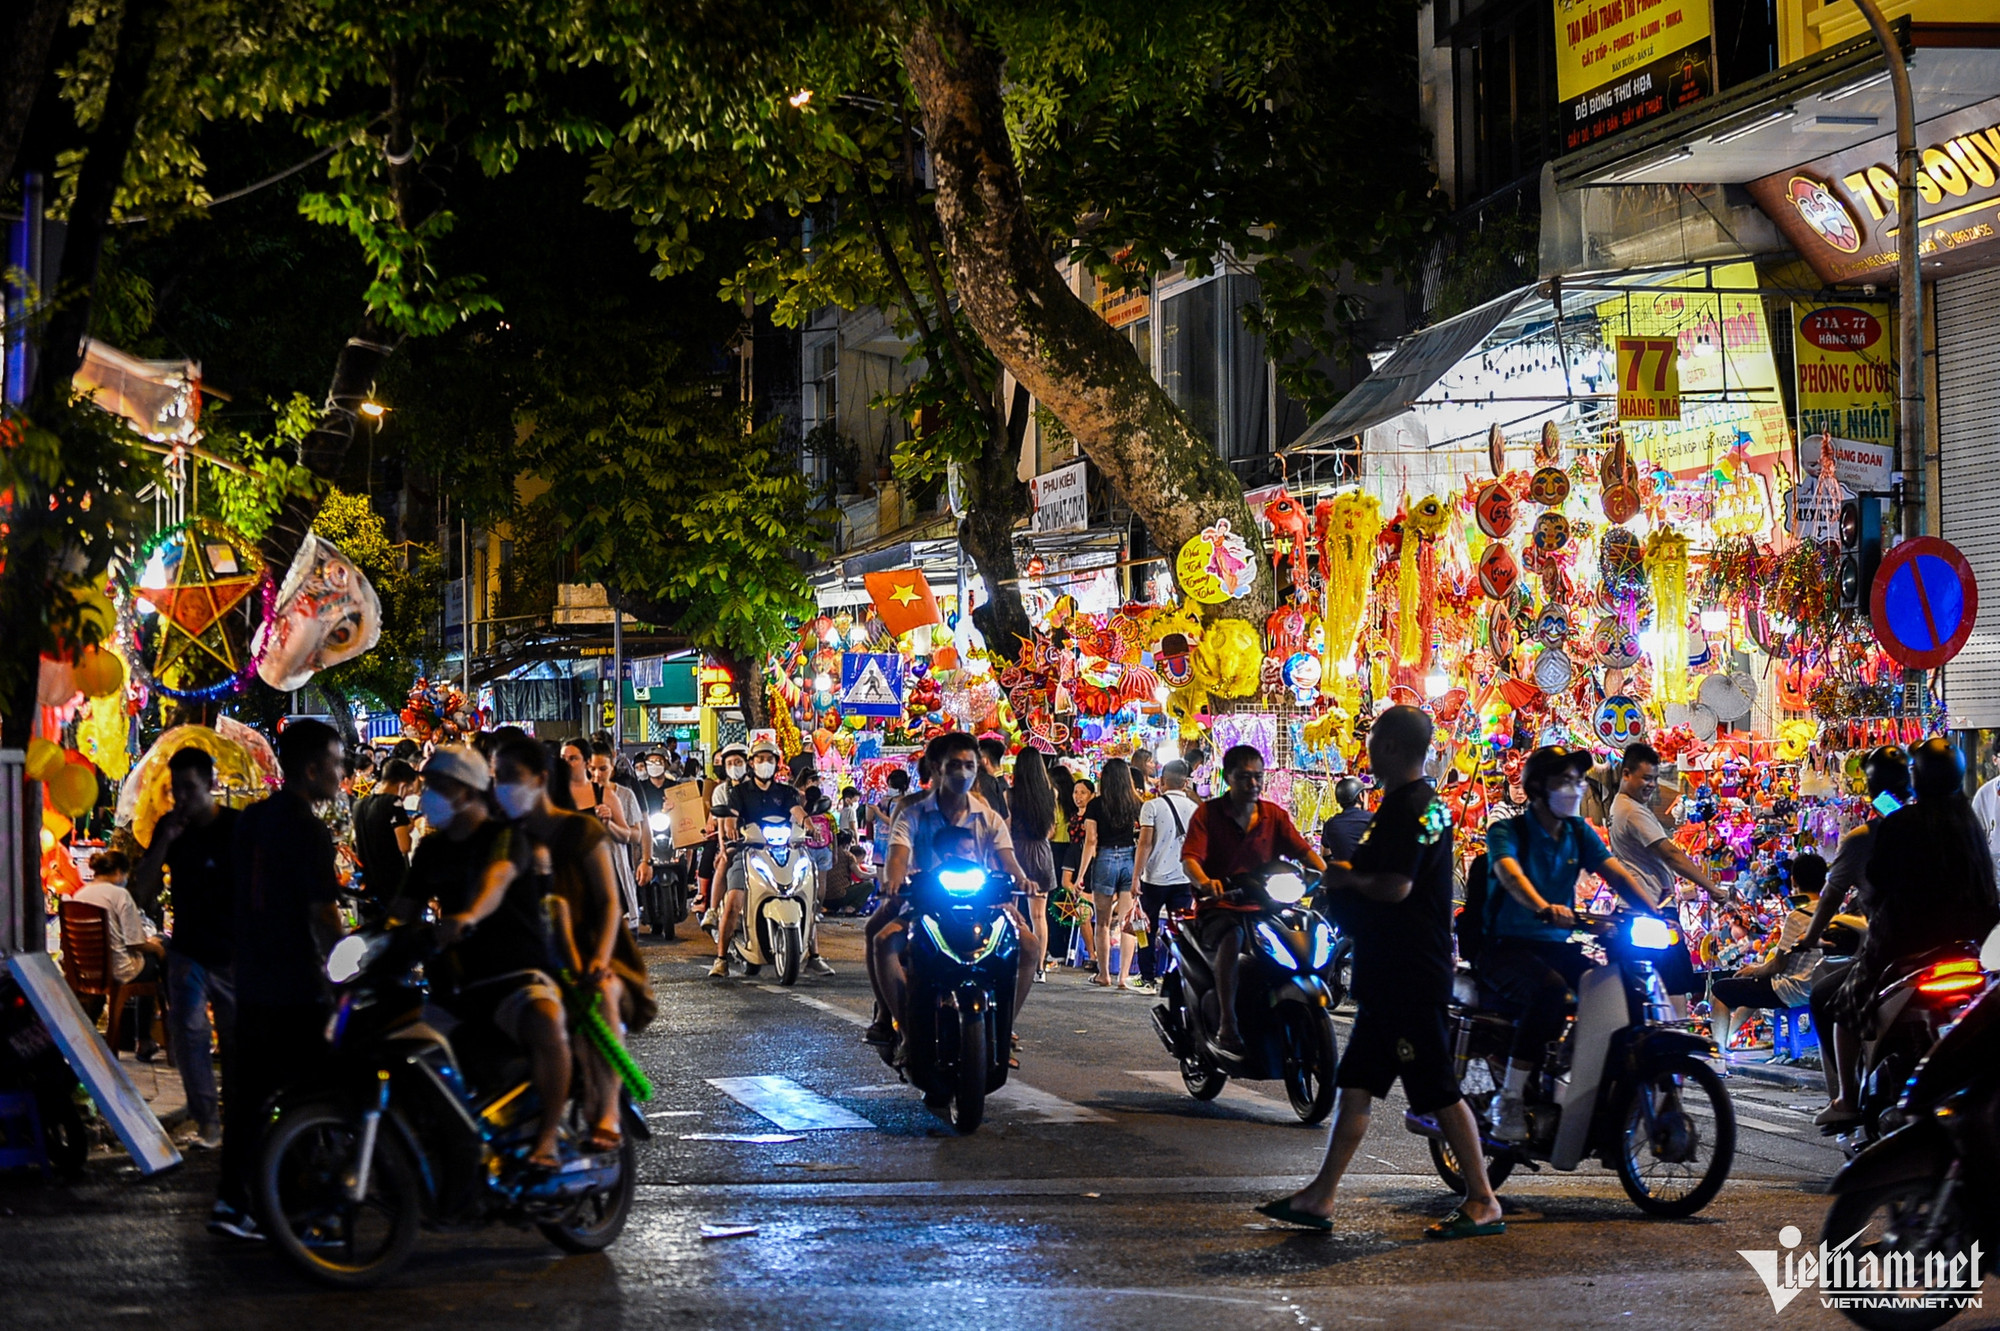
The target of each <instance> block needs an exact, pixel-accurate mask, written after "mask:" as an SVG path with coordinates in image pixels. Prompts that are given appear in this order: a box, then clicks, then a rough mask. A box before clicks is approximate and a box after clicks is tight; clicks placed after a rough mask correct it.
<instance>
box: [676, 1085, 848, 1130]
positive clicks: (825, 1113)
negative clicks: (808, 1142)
mask: <svg viewBox="0 0 2000 1331" xmlns="http://www.w3.org/2000/svg"><path fill="white" fill-rule="evenodd" d="M708 1084H709V1085H710V1086H713V1087H715V1089H717V1090H718V1091H721V1092H722V1093H723V1094H724V1095H726V1096H728V1097H729V1098H730V1099H732V1100H735V1101H736V1102H737V1103H738V1104H741V1105H742V1106H743V1107H744V1108H746V1109H748V1110H749V1111H750V1112H751V1113H753V1114H757V1115H759V1116H761V1117H763V1118H767V1119H769V1120H771V1122H773V1123H775V1124H777V1125H778V1126H779V1127H781V1128H784V1129H785V1130H786V1131H788V1132H828V1131H834V1130H837V1129H842V1128H873V1127H874V1126H875V1125H874V1124H873V1123H871V1122H869V1121H868V1120H867V1119H865V1118H863V1117H861V1115H859V1114H857V1113H855V1112H854V1111H853V1110H851V1109H846V1108H843V1107H842V1106H840V1105H837V1104H835V1103H834V1102H833V1101H831V1100H829V1099H827V1098H826V1097H825V1096H820V1095H814V1094H813V1093H812V1092H811V1091H809V1090H807V1089H806V1088H805V1087H803V1086H801V1085H799V1084H798V1083H797V1082H795V1081H793V1080H792V1079H791V1078H790V1077H710V1078H709V1079H708Z"/></svg>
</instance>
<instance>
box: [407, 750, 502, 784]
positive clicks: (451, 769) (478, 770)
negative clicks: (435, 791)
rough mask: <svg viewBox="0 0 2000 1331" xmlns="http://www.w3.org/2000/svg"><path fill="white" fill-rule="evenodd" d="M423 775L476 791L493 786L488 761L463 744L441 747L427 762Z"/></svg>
mask: <svg viewBox="0 0 2000 1331" xmlns="http://www.w3.org/2000/svg"><path fill="white" fill-rule="evenodd" d="M423 774H424V775H425V776H442V777H446V778H449V779H450V780H453V781H456V782H458V783H459V784H460V785H463V786H470V787H472V788H473V789H474V790H485V789H486V788H487V787H489V786H491V785H492V784H493V773H492V772H491V771H490V770H488V769H487V766H486V760H485V759H484V758H482V757H480V756H479V755H478V754H477V753H475V752H473V751H472V750H471V749H469V748H467V747H466V746H465V745H463V744H442V745H439V746H438V748H437V749H435V750H434V751H433V752H432V753H431V756H430V757H429V758H428V759H426V760H425V762H424V771H423Z"/></svg>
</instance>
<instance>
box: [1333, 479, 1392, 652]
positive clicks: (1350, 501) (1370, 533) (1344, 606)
mask: <svg viewBox="0 0 2000 1331" xmlns="http://www.w3.org/2000/svg"><path fill="white" fill-rule="evenodd" d="M1326 507H1327V525H1326V533H1325V536H1324V538H1323V540H1322V542H1321V545H1320V561H1321V563H1320V567H1321V580H1322V581H1323V582H1324V583H1325V584H1326V611H1325V614H1324V615H1323V616H1322V617H1321V619H1322V623H1323V625H1324V629H1325V633H1326V641H1325V644H1324V645H1323V647H1322V649H1321V652H1320V688H1321V689H1322V690H1323V691H1330V690H1331V687H1332V682H1333V681H1334V680H1335V679H1337V678H1340V677H1341V676H1343V675H1345V674H1348V673H1351V672H1352V670H1353V667H1354V651H1355V647H1356V645H1357V640H1358V639H1359V637H1360V633H1361V621H1362V619H1363V618H1364V616H1365V615H1366V614H1367V611H1368V585H1369V583H1370V582H1371V581H1372V580H1373V578H1374V576H1375V542H1376V538H1377V537H1379V536H1380V535H1381V534H1382V506H1381V504H1379V503H1378V502H1376V499H1375V496H1373V495H1371V494H1366V493H1364V492H1362V491H1360V490H1349V491H1348V492H1347V493H1345V494H1342V495H1339V496H1338V497H1336V498H1335V499H1334V500H1333V501H1332V502H1331V504H1329V505H1327V506H1326Z"/></svg>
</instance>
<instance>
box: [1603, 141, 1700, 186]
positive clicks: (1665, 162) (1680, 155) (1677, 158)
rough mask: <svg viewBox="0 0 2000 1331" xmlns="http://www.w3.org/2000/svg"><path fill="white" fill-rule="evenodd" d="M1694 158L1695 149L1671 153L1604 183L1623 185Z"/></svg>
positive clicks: (1613, 175) (1625, 170)
mask: <svg viewBox="0 0 2000 1331" xmlns="http://www.w3.org/2000/svg"><path fill="white" fill-rule="evenodd" d="M1692 156H1694V149H1692V148H1682V149H1681V150H1680V151H1679V152H1675V153H1669V154H1668V155H1667V156H1665V157H1659V158H1655V159H1653V160H1652V161H1650V162H1641V163H1640V164H1639V165H1637V166H1629V167H1626V168H1625V169H1624V170H1623V171H1619V172H1615V173H1614V174H1612V175H1608V176H1606V177H1605V178H1604V183H1605V184H1607V185H1618V184H1622V183H1624V182H1625V181H1628V180H1631V179H1632V178H1633V177H1635V176H1643V175H1645V174H1646V173H1647V172H1649V171H1657V170H1659V169H1660V168H1661V167H1664V166H1672V165H1673V164H1674V163H1676V162H1685V161H1686V160H1687V159H1688V158H1690V157H1692Z"/></svg>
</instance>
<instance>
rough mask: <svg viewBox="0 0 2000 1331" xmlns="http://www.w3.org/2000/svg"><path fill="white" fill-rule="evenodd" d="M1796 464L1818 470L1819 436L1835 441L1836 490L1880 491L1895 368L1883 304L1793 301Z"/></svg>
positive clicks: (1892, 431)
mask: <svg viewBox="0 0 2000 1331" xmlns="http://www.w3.org/2000/svg"><path fill="white" fill-rule="evenodd" d="M1792 363H1793V365H1794V367H1795V370H1794V374H1795V376H1796V380H1797V384H1798V400H1799V466H1800V470H1801V474H1803V475H1807V476H1812V475H1815V474H1817V472H1818V470H1819V441H1820V436H1821V435H1832V436H1833V439H1834V464H1835V466H1836V468H1837V469H1838V471H1839V473H1840V479H1841V482H1842V484H1845V485H1847V486H1850V487H1851V488H1853V489H1856V490H1886V489H1888V488H1889V473H1890V471H1891V470H1892V469H1893V466H1894V461H1895V457H1896V370H1895V366H1894V364H1893V363H1892V360H1891V348H1890V343H1889V306H1888V304H1887V303H1886V302H1870V301H1848V302H1845V303H1842V304H1833V303H1830V302H1812V301H1799V302H1797V303H1796V304H1794V305H1793V306H1792Z"/></svg>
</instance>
